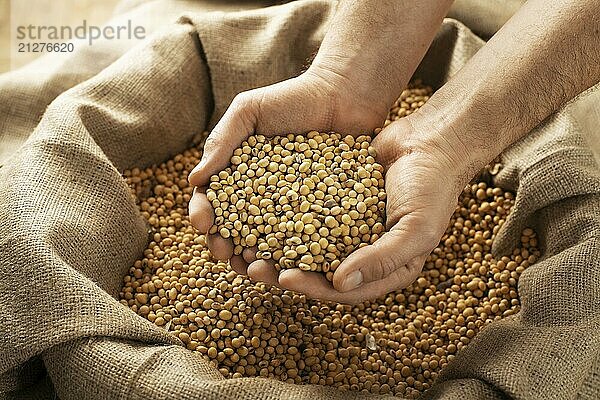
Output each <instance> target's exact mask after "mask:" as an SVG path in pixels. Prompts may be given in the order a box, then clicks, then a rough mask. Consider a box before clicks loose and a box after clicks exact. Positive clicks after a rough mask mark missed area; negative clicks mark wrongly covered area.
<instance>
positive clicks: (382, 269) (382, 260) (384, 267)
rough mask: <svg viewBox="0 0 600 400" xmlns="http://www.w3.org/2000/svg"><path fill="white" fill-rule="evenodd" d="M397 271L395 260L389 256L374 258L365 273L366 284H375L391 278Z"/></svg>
mask: <svg viewBox="0 0 600 400" xmlns="http://www.w3.org/2000/svg"><path fill="white" fill-rule="evenodd" d="M395 269H396V262H395V260H394V258H392V257H389V256H378V257H374V259H373V262H372V264H371V265H370V266H369V267H367V268H366V271H363V275H364V279H365V281H366V282H374V281H378V280H381V279H384V278H385V277H387V276H389V275H390V274H391V273H392V272H394V270H395Z"/></svg>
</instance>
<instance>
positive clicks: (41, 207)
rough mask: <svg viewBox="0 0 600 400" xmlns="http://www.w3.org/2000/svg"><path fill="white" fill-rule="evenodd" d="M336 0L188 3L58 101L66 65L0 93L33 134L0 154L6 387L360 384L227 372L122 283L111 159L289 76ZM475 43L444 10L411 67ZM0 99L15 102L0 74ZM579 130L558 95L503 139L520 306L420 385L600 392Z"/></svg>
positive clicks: (306, 393) (443, 392) (199, 124)
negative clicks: (528, 128)
mask: <svg viewBox="0 0 600 400" xmlns="http://www.w3.org/2000/svg"><path fill="white" fill-rule="evenodd" d="M196 6H197V5H194V7H196ZM198 7H200V6H198ZM334 9H335V5H334V3H332V2H329V1H323V0H306V1H298V2H293V3H290V4H285V5H282V6H277V7H270V8H264V9H257V10H252V11H244V12H241V13H233V14H232V13H221V12H212V13H208V12H201V11H198V12H188V13H186V14H185V15H184V16H182V17H180V18H179V20H178V22H177V23H173V24H167V25H166V26H164V27H163V28H159V29H157V32H155V33H154V35H153V37H152V38H150V39H148V40H147V41H146V42H144V43H142V44H139V45H137V46H135V47H133V46H129V47H127V48H125V49H123V48H120V49H119V50H118V51H117V50H115V53H113V54H114V55H115V56H114V59H116V61H115V62H114V63H112V64H110V65H108V64H109V63H108V62H107V63H100V64H102V65H101V67H98V66H97V67H96V69H94V68H92V66H91V64H92V63H93V59H90V58H83V59H80V60H81V62H83V63H84V64H85V63H89V65H90V68H91V71H95V72H94V73H93V74H88V75H85V76H79V77H75V78H73V79H74V83H77V82H79V81H82V80H83V79H87V80H86V81H84V82H83V83H80V84H79V85H77V86H75V87H73V88H72V89H70V90H68V91H66V92H64V93H63V94H61V95H59V96H58V97H57V98H56V99H55V100H54V101H52V99H54V97H56V94H57V93H61V92H62V91H64V90H66V89H68V87H69V84H68V82H67V83H65V82H64V81H61V79H60V75H58V76H57V75H56V74H52V73H50V74H49V76H48V77H47V80H46V83H45V85H46V86H45V87H43V88H40V87H39V83H31V86H32V87H33V86H35V85H38V86H35V87H36V88H37V89H35V90H34V89H31V87H30V88H29V90H28V91H27V90H24V89H23V87H25V88H26V89H27V83H26V82H21V83H20V86H19V87H18V88H16V89H14V90H19V91H20V93H28V95H27V96H23V97H21V98H20V100H19V105H18V107H13V108H11V107H8V106H6V107H4V108H2V109H1V110H0V111H1V112H0V127H2V132H1V134H2V136H1V137H10V136H11V135H14V136H18V137H23V135H26V136H28V139H27V141H26V142H25V143H24V145H23V146H22V147H21V148H20V149H19V150H18V151H17V152H16V153H15V154H14V155H13V156H12V157H11V158H10V159H8V160H7V161H6V162H5V164H4V165H3V166H2V167H1V168H0V221H1V225H0V310H1V312H0V393H1V394H2V396H3V397H5V398H30V399H31V398H40V399H44V398H54V396H56V395H57V396H58V397H59V398H61V399H64V400H67V399H91V400H105V399H165V398H176V399H255V398H256V399H276V398H285V399H288V398H289V399H316V398H339V399H350V398H363V397H366V395H364V394H359V393H342V392H338V391H336V390H333V389H331V388H325V387H319V386H310V385H306V386H294V385H290V384H285V383H282V382H278V381H275V380H269V379H259V378H254V379H236V380H225V379H223V378H222V377H221V375H220V374H219V373H218V371H216V370H215V369H214V368H212V367H211V366H210V365H209V364H208V363H207V362H206V361H205V360H203V359H202V358H201V357H200V356H198V355H196V354H195V353H192V352H190V351H188V350H186V349H185V348H184V347H183V346H180V343H178V342H177V340H176V339H174V338H173V337H171V336H170V335H168V334H167V333H166V332H165V331H164V330H162V329H160V328H158V327H156V326H154V325H153V324H151V323H150V322H148V321H146V320H144V319H143V318H141V317H139V316H137V315H136V314H135V313H133V312H132V311H130V310H128V309H127V308H126V307H124V306H122V305H121V304H120V303H118V301H117V300H116V297H117V296H118V291H119V288H120V285H121V282H122V278H123V275H124V274H125V273H126V271H127V270H128V268H129V266H130V265H131V264H132V262H133V261H134V260H135V259H136V258H138V257H139V256H140V254H141V252H142V251H143V249H144V248H145V245H146V243H147V239H148V232H147V227H146V225H145V223H144V221H143V218H141V216H140V215H139V213H138V212H137V209H136V207H135V204H134V202H133V200H132V199H131V196H130V194H129V190H128V188H127V185H126V184H125V182H124V180H123V179H122V177H121V174H120V171H123V170H124V169H126V168H131V167H135V166H140V167H141V166H149V165H151V164H154V163H158V162H161V161H164V160H166V159H168V158H169V157H171V156H173V155H174V154H176V153H177V152H180V151H182V150H183V149H185V148H186V147H187V146H189V145H190V141H191V138H192V136H193V135H194V134H195V133H197V132H199V131H202V130H204V129H205V128H206V127H210V126H211V125H212V124H214V122H215V121H217V120H218V118H219V117H220V115H221V114H222V113H223V112H224V110H225V109H226V107H227V105H228V104H229V102H230V101H231V99H232V98H233V96H234V95H235V94H237V93H238V92H240V91H242V90H246V89H249V88H253V87H257V86H261V85H266V84H269V83H273V82H276V81H280V80H283V79H286V78H289V77H291V76H294V75H297V74H298V73H299V71H301V69H302V68H303V67H304V64H305V62H306V60H307V59H308V58H309V57H310V55H311V54H313V53H314V52H315V50H316V49H317V48H318V44H319V42H320V40H321V39H322V37H323V34H324V31H325V29H326V26H327V22H328V21H329V19H330V18H331V15H332V13H333V12H334ZM133 11H135V10H133ZM133 11H129V12H133ZM482 44H483V41H481V40H480V39H478V38H477V37H476V36H475V35H474V34H473V33H472V32H470V31H469V30H468V29H467V28H465V27H464V26H463V25H461V24H460V23H458V22H456V21H453V20H446V21H445V22H444V25H443V27H442V29H441V30H440V32H439V34H438V36H437V38H436V40H435V42H434V44H433V46H432V47H431V49H430V51H429V52H428V54H427V56H426V58H425V60H424V61H423V63H422V65H421V67H420V68H419V70H418V71H417V74H416V75H417V76H419V77H421V78H423V80H424V81H425V82H428V83H431V84H433V85H437V86H439V85H441V84H443V82H445V81H446V80H447V79H448V78H449V77H450V76H451V75H452V74H454V73H455V72H456V71H458V70H459V69H460V68H461V67H462V65H464V63H465V62H466V61H467V60H468V59H469V58H470V57H471V56H472V55H473V54H474V53H475V52H476V51H477V49H478V48H479V47H480V46H481V45H482ZM130 47H132V48H130ZM104 67H106V68H104ZM100 70H101V71H100ZM0 83H2V82H0ZM74 83H73V84H74ZM21 86H23V87H21ZM6 87H7V83H6V81H4V83H3V88H6ZM0 99H1V101H0V104H9V103H10V101H11V90H3V91H1V92H0ZM50 101H52V103H51V104H50V105H49V107H48V108H47V109H46V111H45V113H43V117H42V118H41V121H40V122H39V124H38V125H37V127H35V129H34V124H35V123H37V120H38V119H39V116H38V115H36V113H42V111H43V108H44V107H45V104H47V103H49V102H50ZM28 106H29V107H28ZM19 121H21V122H19ZM28 130H29V131H28ZM583 135H585V132H584V131H583V130H582V129H580V128H579V127H578V126H577V125H576V124H575V122H574V121H573V120H572V118H571V116H570V114H569V113H568V112H567V111H561V112H559V113H557V114H556V115H554V116H552V117H550V118H549V119H548V120H547V121H545V122H544V123H543V124H541V125H540V126H539V127H538V128H537V129H535V130H534V132H532V133H531V134H530V135H529V136H527V138H526V139H525V140H522V141H521V142H519V143H517V144H515V145H514V146H512V147H511V148H509V149H508V150H507V151H506V152H505V153H504V155H503V162H504V164H505V167H504V169H503V170H502V171H501V173H500V174H499V175H498V176H497V183H498V184H499V185H501V186H503V187H505V188H508V189H512V190H515V191H516V192H517V200H516V206H515V209H514V211H513V214H512V215H511V216H510V218H509V220H508V221H507V223H506V224H505V226H504V227H503V229H502V230H501V231H500V234H499V237H498V239H497V242H496V247H495V251H497V252H498V253H505V252H508V251H510V250H511V249H512V247H514V245H515V244H516V243H517V241H518V239H519V237H520V231H521V229H522V228H523V227H525V226H527V225H528V226H533V227H534V228H535V229H536V231H537V232H538V233H539V235H540V239H541V244H542V246H543V250H544V253H543V257H542V260H541V261H540V262H538V263H537V264H535V265H534V266H532V267H530V268H529V269H528V270H527V271H526V272H525V273H524V274H523V276H522V278H521V281H520V285H519V294H520V296H521V301H522V310H521V312H520V313H519V314H518V315H517V316H515V317H512V318H509V319H506V320H504V321H502V322H498V323H494V324H493V325H491V326H490V327H489V328H487V329H485V330H484V331H483V332H481V334H480V335H478V337H477V338H476V339H475V340H474V341H473V342H472V343H471V344H470V345H469V346H468V347H467V348H466V349H464V350H463V351H462V352H461V353H460V354H459V355H458V356H457V357H456V359H455V360H454V361H453V362H452V363H450V365H449V366H448V368H447V369H446V370H445V372H444V373H443V374H442V376H441V377H440V379H439V380H438V382H437V383H436V385H434V387H433V389H432V390H430V391H429V392H428V393H426V394H425V395H424V396H423V397H424V398H428V399H481V398H489V399H500V398H517V399H569V398H577V397H579V398H589V399H595V398H598V397H599V396H600V379H599V376H600V375H599V374H600V355H599V354H600V238H599V234H600V173H599V169H598V166H597V165H596V163H595V161H594V158H593V156H592V153H591V151H590V150H589V149H588V148H587V147H586V144H585V141H584V139H583Z"/></svg>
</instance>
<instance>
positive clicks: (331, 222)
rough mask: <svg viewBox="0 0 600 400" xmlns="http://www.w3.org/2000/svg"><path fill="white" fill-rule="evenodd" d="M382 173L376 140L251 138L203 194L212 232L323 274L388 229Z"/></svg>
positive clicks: (238, 249) (284, 264) (281, 262)
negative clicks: (211, 216)
mask: <svg viewBox="0 0 600 400" xmlns="http://www.w3.org/2000/svg"><path fill="white" fill-rule="evenodd" d="M383 173H384V172H383V167H382V166H381V165H380V164H378V163H377V162H376V161H375V150H374V149H373V147H371V137H369V136H359V137H357V138H354V137H352V136H345V137H342V136H341V135H339V134H337V133H319V132H316V131H312V132H309V133H308V134H306V135H293V134H289V135H287V136H274V137H266V136H263V135H253V136H250V137H249V138H248V140H246V141H244V142H243V143H242V145H241V147H239V148H238V149H236V150H235V151H234V153H233V156H232V157H231V166H230V167H228V168H227V169H225V170H223V171H221V172H219V173H218V174H216V175H213V176H212V177H211V179H210V184H209V187H208V189H207V191H206V196H207V197H208V200H209V201H210V202H211V203H212V205H213V207H214V210H215V216H216V217H215V223H214V225H213V227H212V228H211V230H210V231H209V233H217V232H218V233H219V234H220V235H221V236H222V237H223V238H225V239H231V240H232V241H233V244H234V246H235V247H234V254H238V255H239V254H241V253H242V251H243V250H244V249H245V248H255V247H256V250H257V253H256V254H257V258H259V259H264V260H273V261H274V263H275V268H276V269H277V270H281V269H282V268H300V269H302V270H305V271H321V272H324V273H325V275H326V277H327V279H329V280H331V279H332V278H333V272H334V271H335V270H336V268H337V267H338V265H340V263H341V261H342V260H343V259H344V258H345V257H347V256H348V255H349V254H350V253H351V252H352V251H354V250H355V249H357V248H360V247H362V246H366V245H368V244H371V243H373V242H374V241H375V240H377V238H379V236H380V235H381V234H382V233H383V231H384V221H385V198H386V195H385V188H384V179H383Z"/></svg>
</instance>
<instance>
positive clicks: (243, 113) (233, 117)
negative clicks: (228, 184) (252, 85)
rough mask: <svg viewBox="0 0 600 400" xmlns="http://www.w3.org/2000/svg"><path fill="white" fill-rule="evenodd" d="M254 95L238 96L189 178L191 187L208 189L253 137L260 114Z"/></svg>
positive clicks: (221, 120)
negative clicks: (210, 183) (236, 151)
mask: <svg viewBox="0 0 600 400" xmlns="http://www.w3.org/2000/svg"><path fill="white" fill-rule="evenodd" d="M254 92H256V90H254V91H252V92H243V93H240V94H238V95H237V96H236V97H235V98H234V99H233V101H232V102H231V104H230V106H229V108H227V111H225V114H223V117H222V118H221V119H220V121H219V123H217V125H216V126H215V127H214V128H213V130H212V131H211V133H210V134H209V135H208V137H207V138H206V143H205V144H204V150H203V153H202V158H201V160H200V162H199V163H198V165H196V167H194V169H193V170H192V171H191V172H190V174H189V176H188V182H189V183H190V184H191V185H194V186H205V185H207V184H208V182H209V180H210V177H211V176H212V175H214V174H216V173H218V172H219V171H221V170H223V169H225V168H226V167H227V166H228V165H229V162H230V159H231V156H232V155H233V151H234V150H235V149H237V148H238V147H239V146H240V145H241V144H242V142H243V141H244V140H245V139H246V138H248V136H250V135H252V133H254V129H255V127H256V123H257V118H256V115H257V114H258V110H257V102H256V101H255V100H254V98H255V97H254V96H255V94H254Z"/></svg>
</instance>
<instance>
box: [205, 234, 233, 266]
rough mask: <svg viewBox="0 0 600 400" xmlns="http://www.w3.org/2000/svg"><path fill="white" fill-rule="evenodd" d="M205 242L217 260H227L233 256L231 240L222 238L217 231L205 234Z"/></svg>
mask: <svg viewBox="0 0 600 400" xmlns="http://www.w3.org/2000/svg"><path fill="white" fill-rule="evenodd" d="M206 244H207V246H208V249H209V250H210V252H211V253H212V255H213V257H214V258H216V259H217V260H219V261H227V260H229V259H231V257H232V256H233V242H232V241H231V240H229V239H223V237H221V235H219V234H218V233H215V234H212V235H207V237H206Z"/></svg>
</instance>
